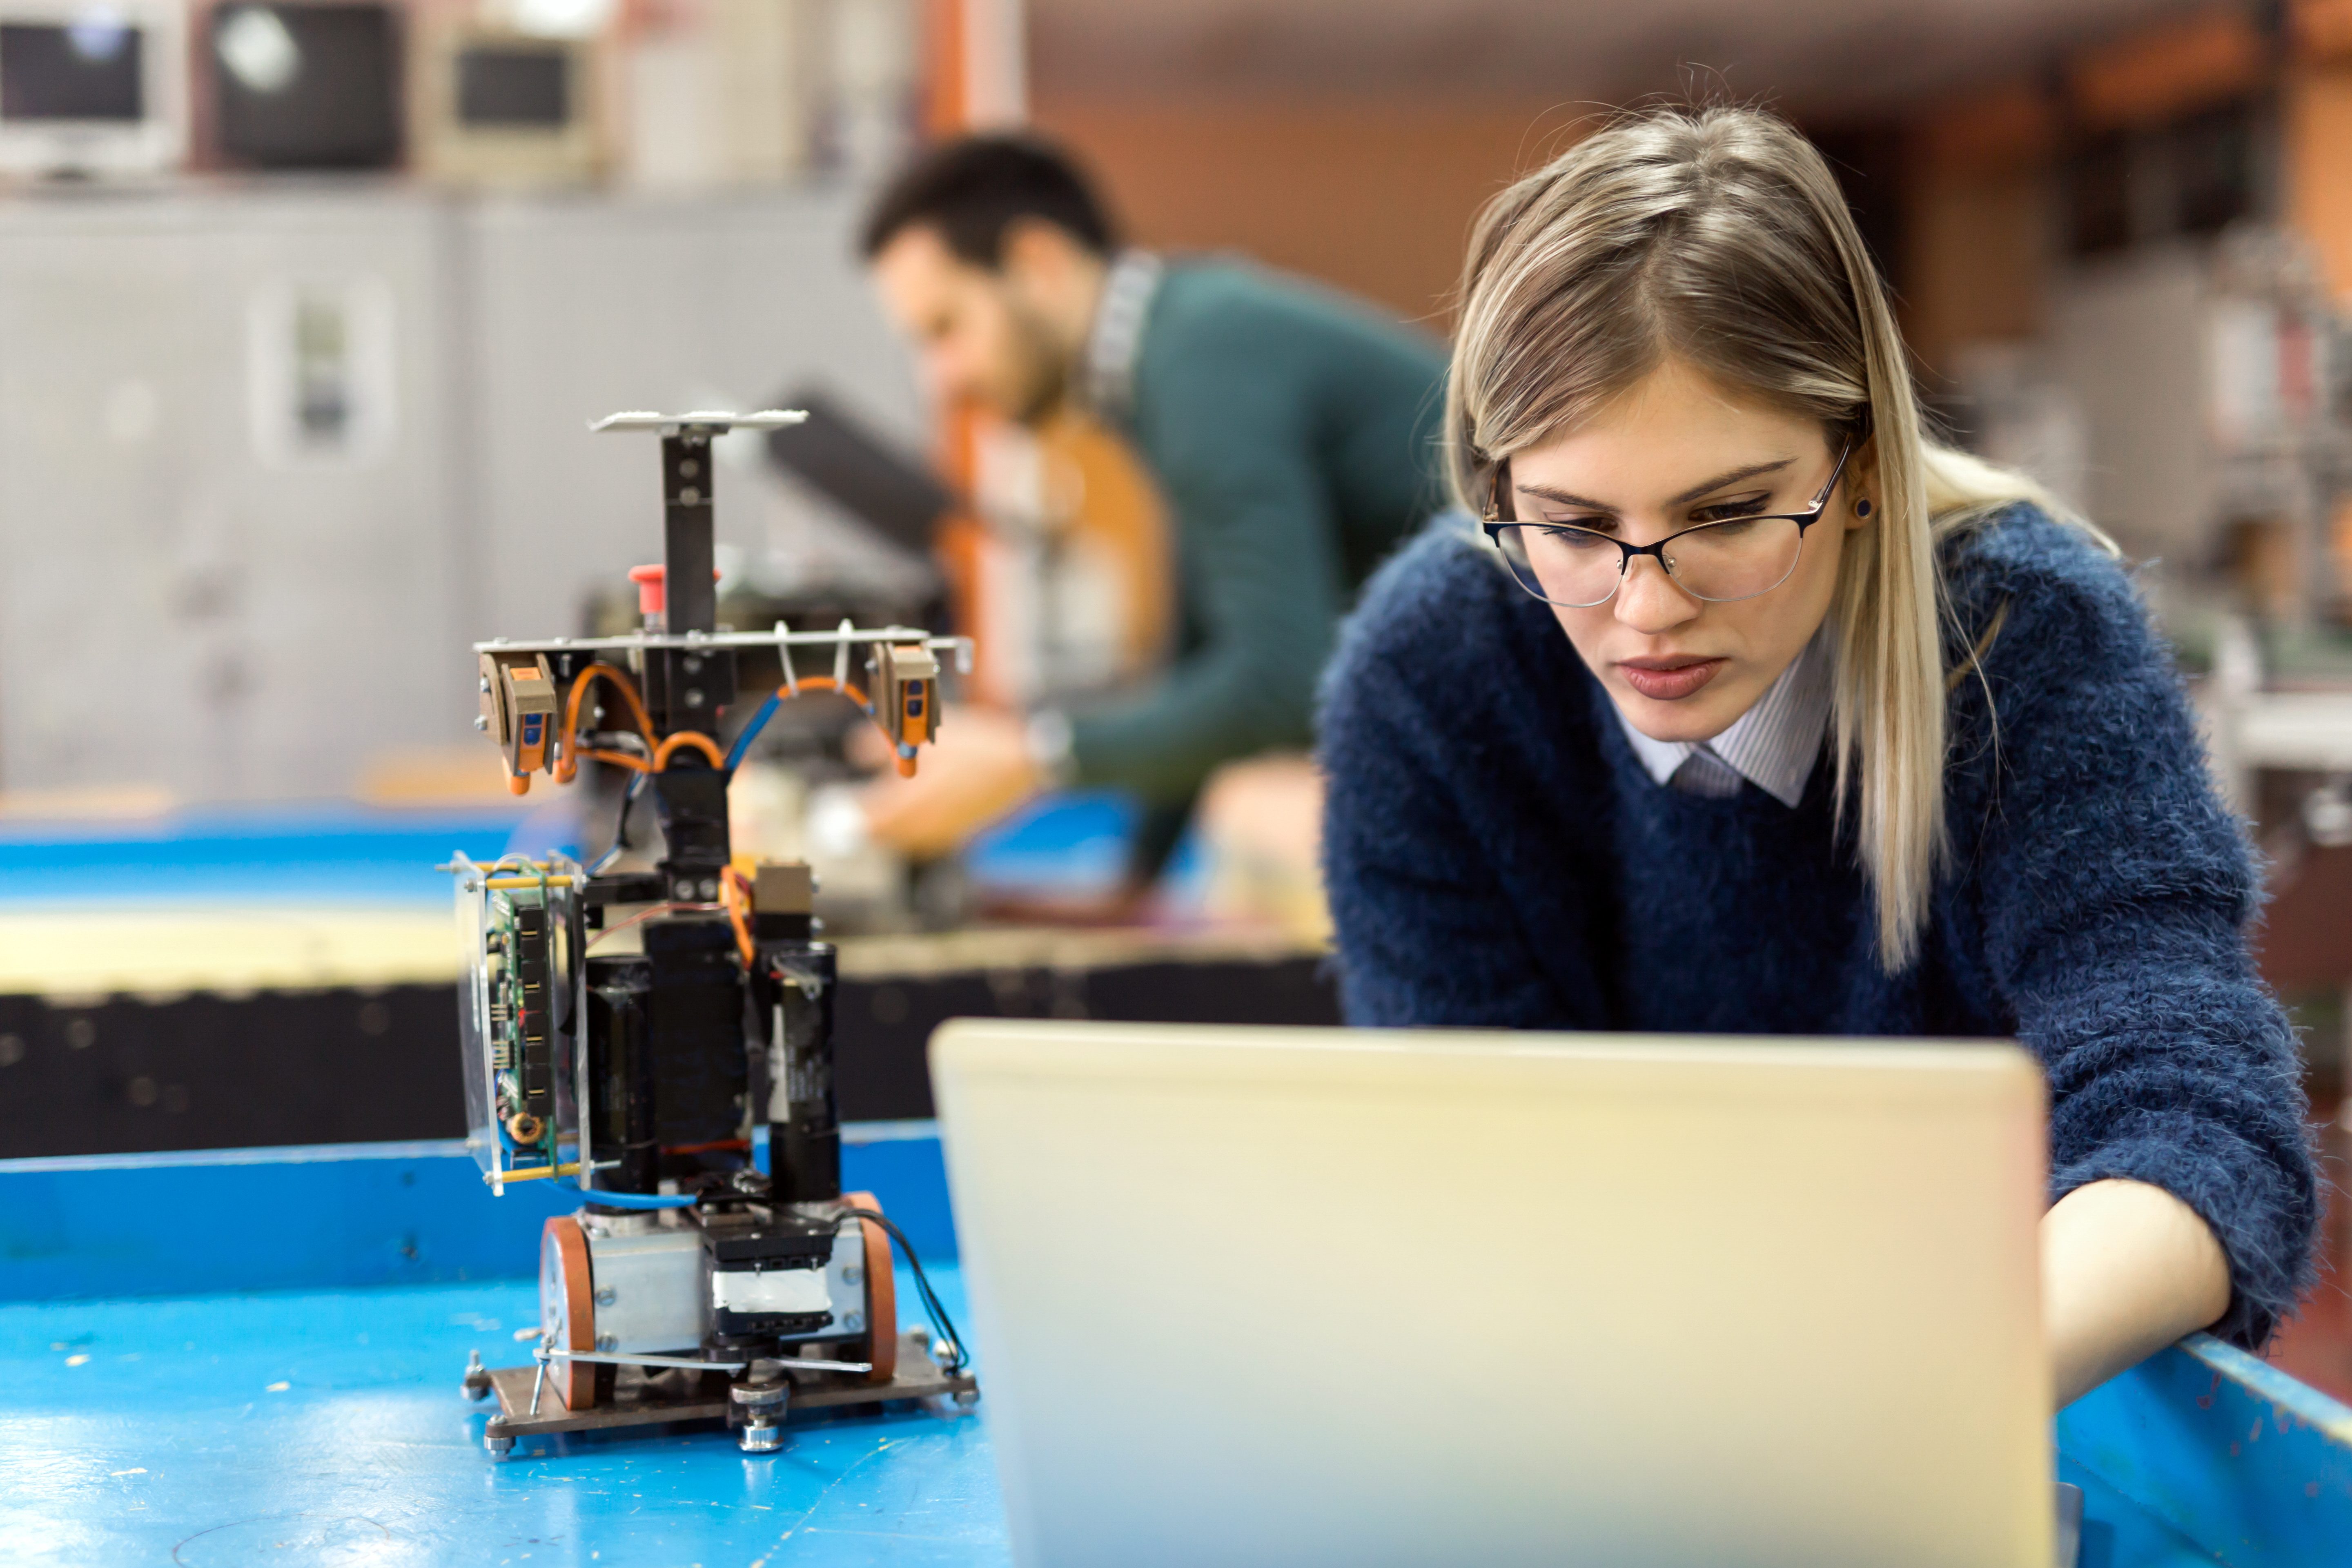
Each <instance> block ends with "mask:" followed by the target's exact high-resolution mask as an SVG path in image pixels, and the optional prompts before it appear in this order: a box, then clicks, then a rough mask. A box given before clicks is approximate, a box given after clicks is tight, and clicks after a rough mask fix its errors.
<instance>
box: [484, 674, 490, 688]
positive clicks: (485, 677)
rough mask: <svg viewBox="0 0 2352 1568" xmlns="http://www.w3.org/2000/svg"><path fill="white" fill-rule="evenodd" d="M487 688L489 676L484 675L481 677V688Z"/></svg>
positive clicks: (488, 686)
mask: <svg viewBox="0 0 2352 1568" xmlns="http://www.w3.org/2000/svg"><path fill="white" fill-rule="evenodd" d="M482 689H483V690H485V691H488V689H490V678H489V677H488V676H487V675H486V676H484V677H482Z"/></svg>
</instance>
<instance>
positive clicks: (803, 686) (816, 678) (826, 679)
mask: <svg viewBox="0 0 2352 1568" xmlns="http://www.w3.org/2000/svg"><path fill="white" fill-rule="evenodd" d="M801 691H838V692H840V693H841V694H842V695H843V696H844V697H846V698H848V699H849V700H851V701H852V702H855V703H856V704H857V705H858V706H859V707H860V708H863V709H865V710H867V711H868V712H871V711H872V710H873V708H874V704H873V702H872V701H871V700H868V699H867V697H866V693H864V692H863V691H860V690H858V689H857V682H856V681H854V680H845V681H843V682H842V683H841V684H840V685H839V686H835V684H834V683H833V677H831V676H830V675H812V676H810V677H809V678H808V679H806V680H803V681H802V682H801V683H800V688H799V690H798V691H796V690H794V689H793V688H792V687H789V686H779V687H777V688H776V695H777V696H779V697H782V698H783V699H785V700H787V701H789V700H792V699H793V697H796V696H798V695H799V694H800V692H801Z"/></svg>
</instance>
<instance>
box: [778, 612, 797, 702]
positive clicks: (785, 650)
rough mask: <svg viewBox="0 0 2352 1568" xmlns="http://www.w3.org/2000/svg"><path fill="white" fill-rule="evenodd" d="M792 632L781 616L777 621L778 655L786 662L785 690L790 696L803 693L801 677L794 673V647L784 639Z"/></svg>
mask: <svg viewBox="0 0 2352 1568" xmlns="http://www.w3.org/2000/svg"><path fill="white" fill-rule="evenodd" d="M791 632H792V629H791V628H790V627H789V626H785V625H784V623H783V621H782V618H779V619H778V620H777V622H776V657H777V658H780V659H782V660H783V663H784V691H785V694H786V695H788V696H792V697H798V696H799V695H800V694H801V678H800V677H799V676H797V675H795V674H793V648H792V645H791V644H790V643H788V642H786V641H785V640H784V639H785V638H786V637H789V636H791Z"/></svg>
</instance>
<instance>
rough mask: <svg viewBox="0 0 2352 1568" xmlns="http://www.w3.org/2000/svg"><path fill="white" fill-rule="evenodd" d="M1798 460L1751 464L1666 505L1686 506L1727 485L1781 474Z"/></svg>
mask: <svg viewBox="0 0 2352 1568" xmlns="http://www.w3.org/2000/svg"><path fill="white" fill-rule="evenodd" d="M1796 460H1797V459H1796V458H1780V460H1778V461H1777V462H1770V463H1750V464H1748V466H1747V467H1746V468H1733V469H1732V470H1730V471H1729V472H1728V473H1722V474H1717V475H1716V476H1715V478H1713V479H1709V480H1707V481H1706V483H1705V484H1703V485H1693V486H1691V488H1690V489H1686V490H1685V491H1683V493H1682V494H1680V495H1678V496H1676V497H1675V499H1674V500H1670V501H1668V502H1667V503H1666V504H1667V505H1668V506H1683V505H1685V504H1687V503H1689V502H1691V501H1695V500H1698V498H1699V497H1701V496H1703V495H1711V494H1713V493H1714V492H1715V491H1717V490H1719V489H1722V488H1723V487H1724V486H1726V485H1736V484H1738V482H1739V481H1740V480H1742V479H1756V478H1759V477H1760V476H1762V475H1765V474H1776V473H1779V472H1780V470H1781V469H1782V468H1787V467H1788V466H1789V465H1790V464H1791V463H1793V462H1795V461H1796Z"/></svg>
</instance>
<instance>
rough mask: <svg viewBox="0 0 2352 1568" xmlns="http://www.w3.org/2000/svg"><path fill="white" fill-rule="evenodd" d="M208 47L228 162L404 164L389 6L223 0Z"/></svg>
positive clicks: (266, 165)
mask: <svg viewBox="0 0 2352 1568" xmlns="http://www.w3.org/2000/svg"><path fill="white" fill-rule="evenodd" d="M0 4H5V0H0ZM209 54H210V57H211V61H212V81H213V93H214V125H215V136H216V138H217V140H218V144H219V151H220V153H221V154H222V156H223V157H224V158H226V160H227V161H229V162H231V163H243V164H246V165H248V166H250V167H254V168H261V169H378V168H383V167H385V166H387V165H389V164H392V163H396V162H398V160H399V158H400V141H401V138H400V121H401V116H400V80H401V38H400V25H399V18H398V17H397V16H395V15H394V7H392V6H391V5H363V4H335V5H292V4H283V5H281V4H272V5H254V4H245V3H238V4H233V5H222V6H221V7H220V8H218V9H217V10H215V12H214V13H213V16H212V31H211V47H210V50H209Z"/></svg>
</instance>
